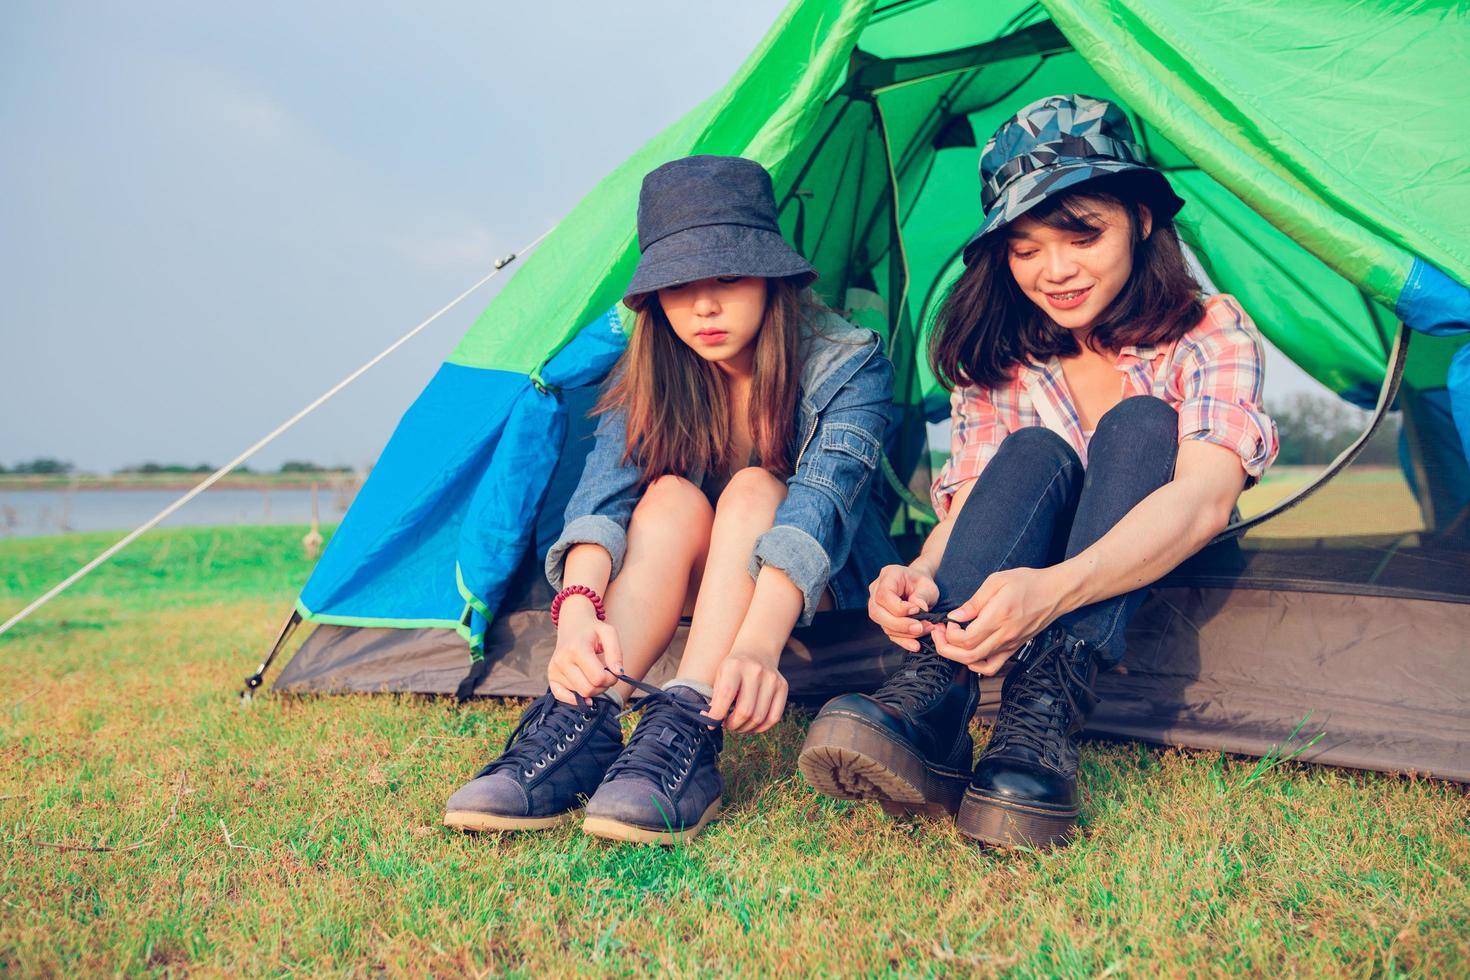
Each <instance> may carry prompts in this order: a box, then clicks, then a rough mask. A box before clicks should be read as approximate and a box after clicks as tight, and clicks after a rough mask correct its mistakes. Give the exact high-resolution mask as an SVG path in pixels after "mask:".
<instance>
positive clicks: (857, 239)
mask: <svg viewBox="0 0 1470 980" xmlns="http://www.w3.org/2000/svg"><path fill="white" fill-rule="evenodd" d="M1048 15H1050V16H1048ZM1466 24H1467V20H1466V13H1465V7H1464V5H1463V4H1442V5H1436V4H1404V3H1359V4H1351V5H1343V4H1340V3H1336V2H1331V0H1317V2H1311V3H1303V4H1292V5H1288V6H1287V7H1286V8H1285V9H1283V8H1281V7H1278V6H1277V5H1273V4H1269V3H1244V4H1227V5H1216V4H1209V3H1203V2H1198V0H1148V2H1137V0H1133V2H1125V0H1112V2H1096V0H1093V2H1069V0H1049V2H1047V3H1045V4H1044V5H1039V4H1025V3H1017V2H1012V3H994V4H981V5H977V4H973V3H969V2H960V0H928V2H925V0H908V2H900V3H887V4H881V5H877V6H876V8H875V5H874V4H873V3H872V2H865V0H801V2H796V3H793V4H791V5H790V7H789V8H788V9H787V10H786V12H785V13H784V14H783V15H782V17H781V18H780V19H779V20H778V21H777V22H776V23H775V24H774V25H773V26H772V28H771V30H770V32H769V33H768V35H767V36H766V38H765V39H764V40H763V41H762V43H761V44H760V46H759V47H758V48H757V49H756V51H755V52H754V53H753V54H752V55H751V56H750V58H749V59H748V60H747V62H746V63H745V65H744V66H743V67H742V68H741V69H740V71H739V72H737V74H736V76H735V77H734V78H733V79H732V80H731V81H730V83H729V84H728V85H727V86H726V87H725V88H724V89H723V90H722V91H720V92H719V93H717V94H716V95H714V96H713V97H711V98H709V99H707V100H706V101H704V102H703V103H701V104H700V105H699V106H697V107H696V108H695V109H693V110H692V111H691V112H689V113H688V114H687V115H686V116H685V117H684V118H683V119H682V120H680V121H679V122H678V123H677V124H675V125H674V126H672V127H670V129H668V130H667V131H665V132H664V133H662V134H661V135H660V136H658V137H657V138H655V139H654V140H652V141H651V142H649V143H648V144H647V145H646V146H644V147H643V148H642V149H641V150H639V151H638V152H637V153H636V154H634V155H633V156H632V157H631V158H629V160H627V161H626V162H625V163H624V164H622V165H621V166H620V167H618V168H617V169H616V170H614V171H613V172H612V173H611V174H609V175H608V177H607V178H605V179H604V180H603V181H601V182H600V183H599V184H598V185H597V186H596V187H594V188H593V189H592V190H591V191H590V192H589V193H588V195H587V196H586V198H584V199H583V201H582V202H581V203H580V204H579V205H578V206H577V207H576V208H575V209H574V210H573V211H572V212H571V213H570V214H569V215H568V216H567V217H566V218H565V219H564V220H563V221H562V222H561V223H560V224H559V225H558V226H557V228H556V229H555V230H554V231H553V233H552V235H551V236H550V237H549V238H548V239H547V241H546V242H545V243H544V244H543V245H542V246H541V247H540V248H539V249H538V250H537V252H536V253H535V254H534V255H532V256H530V257H529V258H528V259H527V260H526V262H525V264H524V266H523V268H521V269H520V270H519V271H518V273H517V275H516V276H515V278H514V279H513V280H512V282H511V283H510V284H509V285H508V286H507V287H506V288H505V289H504V290H503V291H502V292H501V294H500V295H499V296H497V297H496V299H495V301H494V302H493V303H492V304H491V305H490V306H489V308H488V309H487V310H486V311H485V312H484V314H483V316H482V317H481V318H480V319H479V321H478V322H477V323H476V325H475V326H474V327H473V328H472V329H471V330H470V331H469V333H468V334H467V335H466V337H465V338H464V340H463V341H462V342H461V343H460V345H459V347H458V348H457V349H456V350H455V351H454V353H453V355H452V356H451V358H450V361H451V362H452V363H456V364H461V365H465V366H473V367H489V368H497V369H502V370H518V371H526V372H532V371H535V370H536V369H537V368H538V367H539V366H540V365H541V364H543V363H545V361H546V360H547V359H548V358H549V357H550V356H551V355H552V354H554V353H555V352H556V351H557V350H559V349H560V348H561V347H562V346H563V345H564V344H565V343H566V342H567V341H568V340H569V339H570V337H571V336H572V335H573V333H574V332H575V330H576V329H577V328H578V327H579V326H580V325H581V324H583V323H586V322H588V321H590V320H591V319H593V318H594V317H595V316H596V315H597V313H599V312H600V311H602V310H605V309H607V308H608V307H609V306H612V305H613V304H614V303H616V301H617V298H618V296H619V294H620V290H621V288H622V285H623V284H624V282H625V281H626V279H627V278H628V276H629V275H630V274H631V270H632V268H633V265H634V263H635V260H636V242H635V239H634V236H633V227H632V221H631V220H630V216H631V215H632V213H633V210H634V205H635V202H636V200H637V191H638V185H639V182H640V180H641V178H642V175H643V174H644V173H645V172H647V171H648V170H649V169H651V168H652V167H654V166H656V165H657V164H659V163H661V162H663V161H665V160H668V159H671V158H673V157H677V156H680V155H684V154H689V153H729V154H741V155H745V156H750V157H752V158H754V159H757V160H759V161H760V162H762V163H763V164H765V165H766V166H767V167H768V168H769V169H770V170H771V171H772V174H773V176H774V177H775V179H776V183H777V187H778V190H779V192H780V193H781V194H782V195H783V198H784V200H783V202H782V203H783V211H782V213H783V219H784V222H785V224H786V225H788V231H789V232H790V233H791V234H793V235H795V236H797V237H800V238H802V239H805V241H803V242H799V243H798V244H801V245H804V246H805V247H806V248H807V249H808V250H811V251H814V252H815V253H816V254H814V256H813V258H814V259H815V260H816V261H817V265H818V268H819V269H821V270H822V272H823V281H822V283H821V284H820V285H819V289H820V290H821V291H822V293H823V294H824V296H825V298H826V299H827V300H829V301H830V302H833V303H834V304H836V305H838V306H839V307H841V306H843V305H844V303H845V300H846V295H845V292H846V287H847V286H849V285H851V284H853V283H854V282H858V281H860V280H864V279H871V280H872V282H873V284H874V285H875V286H876V291H877V292H878V293H880V294H882V295H883V296H884V299H885V300H886V303H887V307H888V311H889V314H890V317H891V319H892V321H893V323H894V324H899V323H901V322H902V321H903V319H904V317H905V315H906V316H907V317H909V318H910V319H913V320H917V319H918V318H919V316H920V315H921V314H922V312H923V311H924V309H925V308H926V307H927V306H928V305H929V304H930V301H931V300H932V296H933V289H932V287H933V286H934V284H935V283H941V284H942V283H943V282H945V272H946V269H947V268H948V271H949V272H950V273H951V274H953V271H954V270H953V268H952V264H953V257H954V256H953V254H952V253H953V251H954V248H955V242H956V239H957V237H959V236H962V235H963V233H964V229H965V228H966V227H968V226H971V225H973V224H975V223H976V222H977V220H978V217H979V206H978V192H977V184H976V179H975V172H974V157H975V155H976V150H975V149H974V148H973V143H974V142H975V141H976V140H978V141H980V142H983V141H984V139H985V138H986V136H987V135H988V133H989V132H990V131H991V130H992V129H993V128H994V126H995V125H997V124H998V123H999V122H1000V121H1001V120H1002V119H1003V118H1004V117H1005V116H1006V115H1009V114H1010V113H1011V112H1013V111H1014V110H1015V109H1016V108H1018V107H1019V106H1020V105H1022V104H1025V103H1026V102H1028V101H1030V100H1031V99H1033V98H1036V97H1041V96H1044V95H1047V94H1052V93H1055V92H1065V91H1082V92H1087V93H1090V94H1097V95H1102V96H1105V97H1114V98H1118V99H1119V100H1120V101H1122V102H1123V103H1124V104H1125V105H1126V106H1128V108H1129V109H1130V110H1131V111H1132V112H1134V113H1135V114H1136V118H1137V120H1138V122H1139V124H1140V126H1139V128H1140V129H1142V130H1143V136H1144V138H1145V140H1146V141H1147V144H1148V146H1149V148H1150V150H1151V152H1152V155H1153V157H1154V159H1155V162H1156V163H1158V164H1160V165H1161V166H1163V167H1164V168H1165V169H1167V170H1169V171H1170V172H1171V176H1173V177H1174V179H1175V180H1177V181H1178V182H1179V184H1180V189H1181V192H1182V193H1183V194H1184V195H1185V196H1186V197H1187V198H1188V199H1189V200H1190V203H1191V206H1190V207H1189V208H1187V209H1186V211H1185V213H1184V214H1183V215H1182V220H1183V222H1184V224H1185V226H1186V229H1187V231H1192V232H1194V234H1193V236H1192V237H1193V238H1194V239H1195V241H1196V242H1197V243H1199V245H1200V251H1201V252H1202V253H1203V255H1204V258H1205V261H1206V265H1207V267H1208V268H1209V269H1210V271H1211V273H1212V275H1213V276H1214V277H1215V279H1216V280H1217V282H1218V283H1219V284H1220V286H1221V287H1222V288H1225V289H1229V290H1231V291H1232V292H1235V293H1237V294H1239V295H1240V296H1241V298H1242V301H1243V302H1244V303H1245V304H1246V306H1247V308H1248V309H1249V310H1251V312H1252V313H1253V315H1254V316H1255V317H1256V319H1257V322H1258V323H1259V324H1260V326H1261V327H1262V329H1263V330H1264V332H1265V333H1266V335H1267V336H1268V337H1269V338H1270V339H1271V340H1272V341H1273V343H1275V344H1276V345H1277V346H1278V347H1280V348H1281V349H1282V350H1283V351H1285V352H1286V353H1287V354H1288V355H1289V356H1290V357H1291V358H1292V359H1293V360H1295V361H1296V362H1297V363H1298V364H1300V365H1302V366H1303V367H1304V368H1306V369H1307V370H1308V371H1309V372H1310V373H1312V374H1313V375H1314V376H1315V377H1317V378H1318V379H1319V380H1321V381H1322V382H1323V383H1325V384H1327V385H1328V386H1329V387H1332V388H1334V389H1335V390H1338V391H1340V392H1344V393H1352V394H1357V395H1359V396H1362V395H1363V394H1364V393H1365V392H1366V391H1369V390H1372V389H1375V388H1376V386H1377V383H1378V380H1379V379H1380V378H1381V375H1382V372H1383V368H1384V364H1385V357H1386V353H1385V348H1384V346H1383V344H1382V342H1381V336H1382V329H1383V324H1384V323H1385V322H1392V320H1393V317H1392V315H1391V314H1390V313H1389V312H1388V311H1389V310H1391V309H1392V308H1393V306H1394V305H1395V303H1396V301H1397V299H1398V297H1399V294H1400V291H1401V290H1402V288H1403V285H1404V281H1405V278H1406V277H1407V276H1408V274H1409V271H1410V267H1411V265H1412V263H1413V260H1414V258H1415V257H1416V256H1417V257H1422V258H1424V259H1426V260H1427V261H1429V262H1430V263H1433V264H1434V265H1436V266H1438V267H1439V268H1441V269H1443V270H1445V271H1447V272H1448V273H1449V274H1450V275H1451V276H1453V277H1454V278H1457V279H1459V280H1461V281H1464V280H1465V279H1466V278H1467V277H1470V253H1467V248H1466V244H1465V242H1466V239H1465V236H1464V235H1463V234H1462V233H1460V230H1459V227H1458V222H1459V221H1462V220H1463V216H1464V215H1466V214H1470V180H1467V179H1466V165H1465V157H1464V152H1463V149H1462V148H1463V146H1464V145H1465V141H1466V138H1467V137H1470V124H1467V122H1466V120H1467V118H1470V113H1466V112H1464V111H1463V107H1464V106H1465V105H1467V104H1470V73H1467V72H1465V71H1463V70H1462V66H1463V65H1465V64H1466V63H1470V31H1467V30H1466V29H1465V28H1466ZM1243 27H1244V28H1247V29H1243ZM1058 28H1060V30H1058ZM834 93H835V94H834ZM957 121H958V122H959V123H960V125H959V127H958V128H964V124H965V123H967V124H968V132H966V133H964V134H963V137H964V138H963V139H962V140H961V142H959V143H958V144H956V143H955V142H954V141H953V138H954V133H955V132H956V131H957V127H956V123H957ZM946 140H949V142H946ZM1181 146H1183V147H1188V153H1187V154H1186V153H1183V152H1181V151H1180V150H1179V149H1178V147H1181ZM890 164H891V167H892V170H891V172H890V170H889V167H890ZM890 185H893V186H894V187H896V190H897V195H896V196H897V199H898V202H899V207H900V208H901V209H902V211H903V217H902V229H901V230H902V240H901V244H900V251H901V255H900V258H901V262H899V263H896V265H899V266H901V267H899V268H892V267H890V264H889V259H890V257H891V256H890V252H889V249H888V245H889V239H890V237H891V236H890V231H892V230H893V229H892V228H891V225H892V215H891V214H890V213H888V211H887V209H888V208H889V207H890V206H891V204H892V202H893V197H894V195H892V194H891V193H890ZM936 216H937V217H938V220H936ZM798 233H800V234H798ZM569 269H576V270H578V274H577V275H576V276H572V277H569V276H568V275H567V270H569ZM1281 282H1285V283H1286V285H1287V288H1285V289H1282V288H1278V283H1281ZM1360 293H1361V294H1363V295H1366V296H1367V297H1369V299H1370V301H1371V302H1374V303H1376V304H1378V306H1379V307H1380V308H1378V309H1373V308H1370V307H1368V306H1366V305H1365V301H1364V300H1363V299H1362V298H1361V297H1360ZM900 346H901V348H902V350H901V351H900V352H901V353H904V354H910V353H916V352H917V351H918V349H919V347H918V345H917V344H916V343H913V342H908V343H901V344H900ZM912 367H913V370H914V372H915V373H916V375H917V376H918V377H919V378H920V379H922V380H921V384H922V387H923V388H925V389H927V391H928V392H929V394H930V395H931V396H932V395H934V393H935V392H934V387H933V385H932V380H930V379H928V378H927V375H926V372H925V370H924V368H923V366H922V364H917V363H916V364H914V365H912ZM907 394H909V395H910V396H917V395H918V394H920V391H919V390H918V388H917V387H916V388H915V389H914V390H913V391H910V392H908V393H907Z"/></svg>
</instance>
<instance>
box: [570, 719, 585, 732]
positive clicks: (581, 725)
mask: <svg viewBox="0 0 1470 980" xmlns="http://www.w3.org/2000/svg"><path fill="white" fill-rule="evenodd" d="M586 727H587V726H586V725H584V724H582V723H581V722H580V721H579V722H577V723H576V724H575V725H573V726H572V728H573V729H575V730H576V731H579V732H580V731H582V730H583V729H584V728H586Z"/></svg>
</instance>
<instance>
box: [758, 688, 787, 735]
mask: <svg viewBox="0 0 1470 980" xmlns="http://www.w3.org/2000/svg"><path fill="white" fill-rule="evenodd" d="M786 691H787V686H786V679H785V678H784V677H778V678H776V679H775V683H774V684H773V685H772V688H771V703H770V705H769V706H767V708H766V716H765V718H763V719H761V722H760V724H759V725H758V726H757V727H756V729H755V730H756V731H757V732H768V731H770V730H771V729H772V728H775V727H776V725H777V723H779V722H780V721H781V715H782V714H783V713H784V712H785V711H786Z"/></svg>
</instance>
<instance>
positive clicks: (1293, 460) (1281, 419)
mask: <svg viewBox="0 0 1470 980" xmlns="http://www.w3.org/2000/svg"><path fill="white" fill-rule="evenodd" d="M1266 408H1267V411H1268V412H1269V413H1270V415H1271V417H1272V418H1273V419H1275V420H1276V430H1277V433H1278V434H1279V435H1280V437H1281V455H1280V456H1278V457H1276V462H1277V463H1280V464H1282V465H1287V466H1292V465H1296V466H1320V465H1323V464H1325V463H1330V462H1332V461H1333V460H1334V459H1336V458H1337V455H1338V454H1339V453H1341V452H1342V451H1343V450H1344V449H1346V448H1347V447H1348V446H1350V445H1351V444H1352V442H1353V440H1355V439H1357V438H1358V436H1359V435H1360V434H1361V433H1362V432H1363V430H1364V429H1365V428H1367V425H1368V419H1369V418H1370V417H1371V413H1369V412H1365V411H1363V410H1361V409H1358V408H1354V407H1353V406H1352V405H1349V404H1348V403H1347V402H1345V401H1343V400H1342V399H1341V398H1337V397H1335V396H1332V395H1324V394H1317V393H1313V392H1305V391H1299V392H1293V393H1292V394H1290V395H1287V396H1286V397H1285V398H1281V399H1277V400H1275V401H1273V402H1271V403H1270V404H1269V405H1267V406H1266ZM1399 424H1400V423H1399V417H1398V416H1397V415H1390V416H1388V417H1387V418H1386V419H1384V421H1383V425H1382V426H1380V427H1379V429H1378V431H1377V432H1376V433H1374V435H1373V438H1372V439H1371V440H1369V442H1368V444H1367V445H1366V446H1364V447H1363V452H1362V454H1361V455H1360V456H1359V457H1358V460H1357V461H1358V463H1360V464H1368V465H1374V466H1397V465H1398V461H1399V455H1398V436H1399Z"/></svg>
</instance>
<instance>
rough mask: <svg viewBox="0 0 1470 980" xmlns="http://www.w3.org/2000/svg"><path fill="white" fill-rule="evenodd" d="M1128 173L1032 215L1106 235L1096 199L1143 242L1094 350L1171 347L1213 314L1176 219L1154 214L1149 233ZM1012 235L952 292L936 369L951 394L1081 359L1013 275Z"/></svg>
mask: <svg viewBox="0 0 1470 980" xmlns="http://www.w3.org/2000/svg"><path fill="white" fill-rule="evenodd" d="M1126 176H1127V175H1119V176H1118V177H1113V178H1103V179H1101V180H1098V181H1089V182H1087V183H1086V184H1084V185H1082V186H1081V187H1080V188H1079V189H1078V190H1076V191H1073V192H1070V193H1067V194H1059V195H1057V196H1056V197H1054V198H1052V199H1050V200H1048V201H1045V202H1044V203H1042V204H1040V205H1039V206H1037V207H1036V208H1034V209H1032V210H1031V211H1028V212H1026V217H1028V218H1033V219H1035V220H1036V221H1039V222H1041V223H1042V224H1043V225H1045V226H1047V227H1048V228H1055V229H1058V230H1061V231H1068V232H1074V233H1077V234H1096V233H1097V232H1099V231H1100V230H1101V228H1100V227H1099V226H1098V224H1097V222H1096V220H1095V219H1094V218H1092V217H1091V215H1090V214H1089V213H1088V208H1087V206H1086V205H1087V202H1089V201H1102V202H1105V203H1108V204H1112V205H1115V206H1117V207H1121V208H1122V209H1123V210H1124V211H1125V212H1126V213H1127V215H1128V224H1129V229H1130V233H1131V235H1132V237H1133V271H1132V272H1131V273H1130V274H1129V276H1128V281H1127V282H1126V283H1125V284H1124V286H1123V288H1122V290H1120V291H1119V293H1118V295H1117V296H1115V297H1114V298H1113V301H1112V302H1111V303H1109V304H1108V308H1107V309H1106V310H1104V311H1103V313H1102V315H1101V316H1100V317H1099V318H1098V320H1097V323H1096V324H1094V325H1093V328H1092V330H1091V331H1090V332H1089V334H1088V338H1087V343H1088V346H1089V347H1091V348H1092V349H1094V350H1100V351H1117V350H1121V349H1122V348H1124V347H1128V346H1133V345H1136V346H1144V345H1150V344H1167V343H1172V342H1173V341H1175V340H1178V339H1179V338H1180V337H1182V336H1184V335H1185V334H1186V333H1188V332H1189V330H1190V329H1191V328H1192V327H1194V326H1195V325H1196V324H1198V323H1199V321H1200V318H1201V317H1203V316H1204V315H1205V311H1204V305H1203V304H1202V303H1201V301H1200V295H1199V284H1198V283H1197V282H1195V279H1194V276H1193V275H1191V274H1190V272H1189V266H1188V265H1187V264H1186V262H1185V260H1184V252H1183V249H1182V247H1181V246H1180V244H1179V235H1178V232H1177V231H1176V230H1175V228H1174V222H1173V221H1172V220H1160V219H1159V217H1158V216H1157V215H1154V216H1153V228H1152V231H1151V232H1150V233H1149V235H1148V237H1146V238H1145V237H1144V235H1143V221H1142V215H1141V213H1140V211H1139V206H1140V204H1141V203H1143V202H1142V200H1141V197H1140V188H1139V186H1138V185H1136V184H1134V183H1132V182H1131V181H1128V180H1127V179H1125V178H1126ZM1008 248H1009V242H1008V241H1007V240H1006V236H1005V234H1004V233H1003V232H997V233H996V234H994V235H992V236H991V241H990V243H989V244H988V245H987V246H986V247H985V248H983V249H982V250H981V251H980V253H979V254H978V255H976V256H975V258H974V260H973V261H972V262H971V263H970V266H969V268H967V269H966V270H965V272H964V274H963V275H962V276H960V278H959V279H958V280H957V281H956V282H955V284H954V286H952V287H951V288H950V291H949V295H948V296H946V297H945V299H944V304H943V305H942V306H941V307H940V309H939V314H938V316H937V318H936V321H935V329H934V333H933V335H932V337H931V338H930V341H929V363H930V364H931V365H932V366H933V368H934V376H935V377H936V378H938V379H939V380H940V382H941V383H943V384H944V385H945V386H946V387H949V388H955V387H959V386H962V385H967V384H973V385H979V386H981V387H986V388H989V387H995V386H996V385H1000V384H1003V383H1004V382H1005V381H1006V380H1008V379H1009V378H1010V377H1011V376H1012V374H1013V373H1014V371H1015V369H1016V368H1017V367H1018V366H1019V365H1021V364H1023V363H1025V362H1026V361H1028V360H1038V361H1046V360H1047V359H1049V358H1051V357H1052V356H1057V357H1066V356H1068V355H1071V354H1077V353H1079V351H1078V347H1077V341H1076V339H1075V338H1074V337H1073V336H1072V334H1071V333H1070V332H1069V331H1067V330H1064V329H1062V328H1061V327H1058V326H1057V325H1056V324H1054V323H1053V322H1052V321H1051V318H1050V317H1048V316H1047V315H1046V314H1045V313H1044V312H1042V311H1041V309H1040V308H1038V307H1037V306H1036V304H1035V303H1033V302H1031V301H1030V300H1029V299H1027V298H1026V296H1025V294H1024V293H1022V292H1021V288H1020V286H1018V285H1016V279H1015V276H1013V275H1012V274H1011V270H1010V262H1009V259H1008V257H1007V254H1006V251H1007V249H1008Z"/></svg>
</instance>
